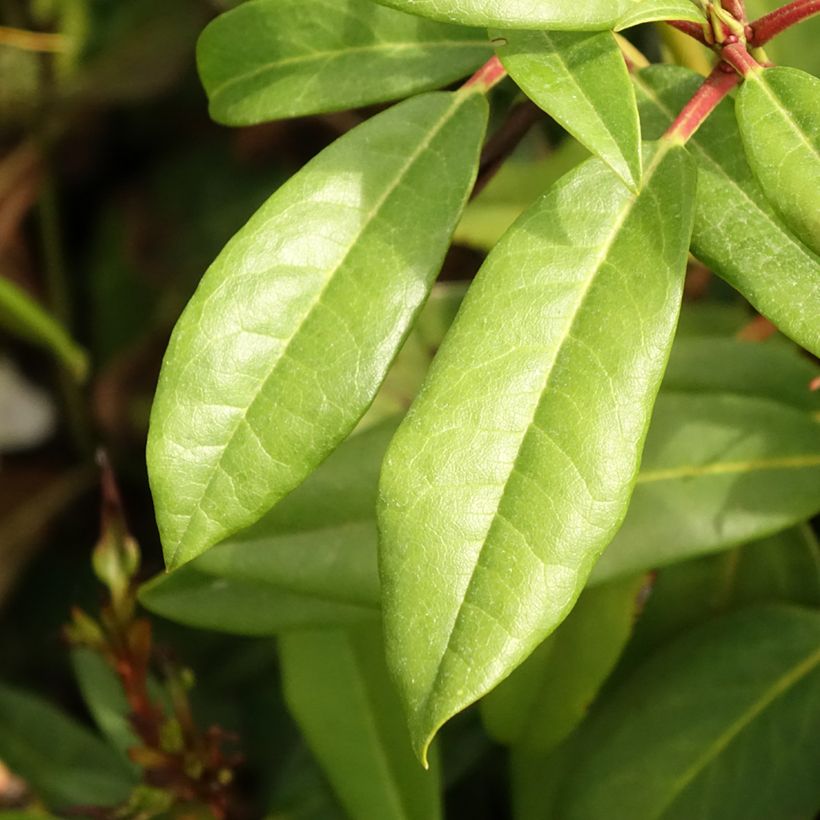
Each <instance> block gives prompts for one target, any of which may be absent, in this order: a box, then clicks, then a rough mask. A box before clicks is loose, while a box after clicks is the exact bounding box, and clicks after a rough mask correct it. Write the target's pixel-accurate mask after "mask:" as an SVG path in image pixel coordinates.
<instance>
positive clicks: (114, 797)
mask: <svg viewBox="0 0 820 820" xmlns="http://www.w3.org/2000/svg"><path fill="white" fill-rule="evenodd" d="M0 760H3V761H4V762H5V763H7V764H8V765H9V766H10V767H11V769H12V770H13V771H15V772H16V773H17V774H19V775H20V776H21V777H23V778H24V779H25V780H26V782H28V783H29V784H30V785H31V786H32V788H33V789H34V790H35V791H36V792H37V794H38V795H41V796H42V797H43V799H44V800H46V801H47V802H48V804H49V805H50V806H53V807H55V808H61V807H66V806H71V805H77V804H84V805H90V804H94V805H98V806H106V805H113V804H115V803H118V802H119V801H121V800H123V799H124V798H125V797H126V796H127V795H128V792H129V791H130V789H131V786H132V785H133V783H134V781H133V777H132V775H131V773H130V772H129V770H128V767H127V766H126V764H125V763H124V762H123V761H122V760H121V758H120V757H119V755H116V754H114V755H112V753H111V749H110V748H109V747H108V746H107V745H106V744H105V743H103V742H102V740H100V739H99V738H98V737H96V736H95V735H93V734H91V732H89V731H88V730H87V729H86V728H85V727H83V726H81V725H80V724H78V723H76V722H75V721H73V720H72V719H71V718H69V717H68V716H67V715H65V714H64V713H63V712H61V711H60V710H59V709H57V708H55V707H54V706H52V705H51V704H49V703H47V702H46V701H44V700H41V699H40V698H38V697H35V696H34V695H31V694H29V693H27V692H22V691H20V690H18V689H14V688H12V687H10V686H6V685H0Z"/></svg>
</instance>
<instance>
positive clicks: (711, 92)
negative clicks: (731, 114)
mask: <svg viewBox="0 0 820 820" xmlns="http://www.w3.org/2000/svg"><path fill="white" fill-rule="evenodd" d="M739 82H740V77H739V76H738V75H737V73H736V72H735V71H733V70H732V68H731V67H730V66H727V65H726V64H725V63H720V64H719V65H717V66H715V68H714V69H713V71H712V73H711V74H710V75H709V76H708V77H707V78H706V79H705V80H704V81H703V85H701V87H700V88H699V89H698V90H697V91H696V92H695V95H694V96H693V97H692V99H691V100H689V102H688V103H687V104H686V105H685V106H684V107H683V110H682V111H681V112H680V114H678V116H677V118H676V119H675V121H674V122H673V123H672V125H670V126H669V129H668V130H667V132H666V137H667V138H669V139H673V140H676V141H679V142H681V143H683V144H685V143H686V142H687V141H688V140H689V139H690V138H691V137H692V136H693V135H694V134H695V132H696V131H697V130H698V128H700V126H701V125H703V123H704V122H705V120H706V118H707V117H708V116H709V115H710V114H711V113H712V111H714V110H715V108H717V106H718V105H719V104H720V102H721V100H723V98H724V97H725V96H726V95H727V94H728V93H729V92H730V91H731V90H732V89H733V88H734V87H735V86H736V85H737V84H738V83H739Z"/></svg>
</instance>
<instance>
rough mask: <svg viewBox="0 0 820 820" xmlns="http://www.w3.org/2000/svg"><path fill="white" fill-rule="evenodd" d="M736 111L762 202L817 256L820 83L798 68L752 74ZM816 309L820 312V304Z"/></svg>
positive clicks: (819, 236)
mask: <svg viewBox="0 0 820 820" xmlns="http://www.w3.org/2000/svg"><path fill="white" fill-rule="evenodd" d="M736 110H737V121H738V126H739V128H740V136H741V137H742V138H743V147H744V148H745V150H746V157H747V159H748V160H749V165H750V166H751V168H752V170H753V171H754V173H755V176H756V177H757V179H758V180H759V181H760V185H761V187H762V188H763V190H764V191H765V192H766V196H767V197H768V198H769V200H770V201H771V202H772V204H773V205H774V207H775V208H776V209H777V211H778V212H779V213H780V215H781V216H782V217H783V219H784V220H785V222H786V224H787V225H789V226H790V227H791V229H792V230H793V231H794V232H795V234H797V236H799V237H800V238H801V239H802V240H803V242H805V243H806V244H807V245H808V246H809V247H810V248H811V249H812V250H813V251H814V252H815V253H820V195H818V191H820V80H818V79H817V78H816V77H812V76H811V74H806V72H804V71H800V70H799V69H796V68H769V69H764V70H757V71H752V72H751V73H750V74H748V75H747V76H746V78H745V80H744V82H743V85H742V86H741V87H740V91H739V92H738V95H737V106H736ZM817 277H818V279H820V272H818V273H817ZM815 308H817V309H818V312H820V304H815Z"/></svg>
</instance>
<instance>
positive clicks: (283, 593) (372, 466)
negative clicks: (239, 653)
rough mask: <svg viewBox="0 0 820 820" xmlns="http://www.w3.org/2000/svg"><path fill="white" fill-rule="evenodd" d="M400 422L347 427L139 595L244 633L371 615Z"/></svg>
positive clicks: (154, 607) (154, 605)
mask: <svg viewBox="0 0 820 820" xmlns="http://www.w3.org/2000/svg"><path fill="white" fill-rule="evenodd" d="M396 426H397V422H396V421H395V420H388V421H385V422H383V423H381V424H379V425H377V426H375V427H373V428H371V429H370V430H367V431H365V432H362V433H359V434H357V435H355V436H352V437H351V438H350V439H348V440H347V441H346V442H344V444H342V446H341V447H339V448H338V449H337V450H336V451H335V452H334V453H333V454H332V455H331V456H330V458H328V459H327V461H326V462H325V463H324V464H323V465H322V466H321V467H319V469H318V470H316V472H315V473H313V475H311V476H310V478H308V480H307V481H306V482H305V483H304V484H303V485H302V486H301V487H299V488H298V489H296V490H295V491H294V492H293V493H292V494H291V495H289V496H288V497H287V498H286V499H285V500H284V501H282V503H281V504H279V505H277V506H276V507H275V508H274V509H273V510H271V511H270V512H269V513H268V514H267V515H266V516H265V517H264V518H262V519H261V520H260V521H259V522H258V523H257V524H255V525H254V526H253V527H251V528H250V529H248V530H245V531H244V532H242V533H240V534H239V535H237V536H235V537H233V538H230V539H228V540H227V541H225V542H224V543H222V544H219V545H217V546H216V547H214V548H213V549H211V550H209V551H208V552H207V553H205V554H204V555H202V556H200V557H199V558H197V559H195V560H194V561H192V562H191V563H190V564H188V565H186V566H184V567H181V568H180V569H178V570H175V571H174V572H172V573H171V574H166V573H162V574H160V575H159V576H157V577H156V578H155V579H153V580H152V581H150V582H149V583H147V584H146V585H144V586H143V587H142V589H141V590H140V601H141V602H142V604H143V605H144V606H145V607H147V608H148V609H150V610H151V611H152V612H156V613H157V614H159V615H163V616H165V617H166V618H170V619H172V620H175V621H180V622H182V623H185V624H188V625H190V626H197V627H201V628H205V629H217V630H220V631H226V632H235V633H239V634H245V635H269V634H273V633H276V632H280V631H283V630H286V629H295V628H304V627H315V626H321V625H327V624H330V625H339V624H345V623H351V622H358V621H361V620H363V619H369V618H373V617H375V615H376V608H377V607H378V602H379V577H378V568H377V564H376V541H377V538H378V534H377V531H376V520H375V507H376V494H377V486H378V477H379V469H380V467H381V462H382V457H383V455H384V451H385V449H386V447H387V443H388V442H389V441H390V438H391V437H392V435H393V433H394V432H395V429H396Z"/></svg>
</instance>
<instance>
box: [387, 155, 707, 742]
mask: <svg viewBox="0 0 820 820" xmlns="http://www.w3.org/2000/svg"><path fill="white" fill-rule="evenodd" d="M647 160H648V161H647V163H646V171H645V179H644V184H643V189H642V192H641V194H640V195H636V194H634V193H632V192H630V191H629V189H627V188H626V186H624V184H623V183H622V182H621V181H620V180H619V179H618V177H617V176H616V175H615V174H614V173H613V172H612V171H611V170H610V169H608V168H607V167H606V166H605V165H604V164H603V163H601V162H600V161H598V160H590V161H588V162H586V163H584V164H583V165H582V166H581V167H580V168H578V169H577V170H575V171H573V172H571V173H570V174H568V175H567V176H566V177H564V178H563V179H562V180H561V181H560V182H559V183H557V185H555V186H554V187H553V188H552V189H551V190H550V192H549V193H547V194H546V195H545V196H544V197H543V198H541V199H540V200H539V201H538V202H536V204H535V205H533V207H532V208H530V209H529V210H528V211H527V212H526V213H525V214H524V215H523V216H522V217H521V218H520V219H519V220H518V222H517V223H516V224H515V225H514V226H513V227H512V228H511V229H510V230H509V231H508V232H507V234H506V235H505V237H504V238H503V239H502V240H501V242H500V243H499V244H498V246H496V249H495V250H494V251H493V253H492V254H490V256H489V257H488V259H487V262H486V263H485V265H484V266H483V268H482V270H481V271H480V273H479V274H478V276H477V278H476V280H475V282H474V283H473V285H472V287H471V288H470V291H469V292H468V294H467V297H466V298H465V300H464V304H463V305H462V308H461V310H460V311H459V314H458V316H457V317H456V320H455V322H454V323H453V327H452V328H451V330H450V332H449V333H448V335H447V338H446V339H445V340H444V344H443V345H442V347H441V349H440V351H439V354H438V356H437V357H436V359H435V361H434V362H433V365H432V367H431V369H430V373H429V375H428V378H427V381H426V382H425V385H424V387H423V388H422V391H421V393H420V394H419V397H418V398H417V399H416V402H415V403H414V405H413V407H412V408H411V410H410V413H409V414H408V416H407V417H406V419H405V421H404V422H403V423H402V425H401V427H400V428H399V431H398V433H397V434H396V436H395V437H394V439H393V441H392V443H391V446H390V449H389V450H388V454H387V456H386V459H385V464H384V467H383V470H382V477H381V487H380V509H379V524H380V531H381V535H382V540H381V548H380V569H381V578H382V585H383V587H382V589H383V601H384V617H385V624H386V634H387V653H388V659H389V662H390V663H391V665H392V668H393V672H394V674H395V676H396V679H397V681H398V682H399V686H400V691H401V695H402V697H403V700H404V702H405V705H406V708H407V711H408V714H409V720H410V727H411V734H412V735H413V742H414V745H415V747H416V749H417V750H418V751H419V753H420V754H421V756H422V757H423V755H424V750H425V749H426V748H427V744H428V743H429V742H430V739H431V737H432V736H433V735H434V734H435V732H436V730H437V729H438V728H439V727H440V726H441V725H442V723H443V722H444V721H446V720H447V719H448V718H449V717H451V716H452V715H453V714H454V713H456V712H458V711H460V710H461V709H463V708H464V707H466V706H467V705H469V704H470V703H472V702H473V701H474V700H476V699H477V698H479V697H481V696H482V695H484V694H485V693H486V692H488V691H489V690H490V689H492V688H493V687H494V686H495V685H496V684H497V683H498V682H499V681H500V680H501V679H502V678H504V677H505V676H506V675H507V674H509V672H510V671H511V670H512V669H513V668H514V667H515V666H517V665H518V664H520V663H521V662H522V661H523V660H524V659H525V658H526V656H527V655H528V654H529V653H530V652H531V651H532V650H533V649H534V648H535V647H536V646H537V645H538V644H539V643H540V642H541V641H542V640H543V639H544V638H545V637H546V636H547V635H548V634H549V633H550V632H551V631H552V630H553V629H554V628H555V627H556V626H557V625H558V624H559V623H560V622H561V621H562V620H563V618H564V617H565V616H566V614H567V613H568V612H569V610H570V609H571V608H572V605H573V603H574V602H575V599H576V598H577V596H578V594H579V593H580V591H581V589H582V587H583V585H584V583H585V581H586V577H587V575H588V573H589V571H590V569H591V567H592V565H593V563H594V561H595V560H596V558H597V557H598V555H599V554H600V552H601V551H602V550H603V548H604V547H605V546H606V544H607V542H608V541H609V540H610V538H611V537H612V535H613V534H614V532H615V530H616V529H617V527H618V525H619V524H620V521H621V519H622V517H623V515H624V513H625V511H626V507H627V504H628V500H629V496H630V494H631V491H632V485H633V483H634V481H635V477H636V473H637V468H638V462H639V458H640V450H641V445H642V441H643V437H644V435H645V431H646V428H647V425H648V422H649V416H650V413H651V407H652V402H653V399H654V396H655V393H656V391H657V389H658V386H659V383H660V377H661V374H662V372H663V368H664V365H665V364H666V358H667V356H668V350H669V346H670V345H671V341H672V334H673V333H674V327H675V322H676V320H677V315H678V309H679V304H680V297H681V288H682V284H683V272H684V267H685V263H686V256H687V249H688V243H689V233H690V227H691V215H692V206H693V197H694V191H693V189H694V182H695V180H694V169H693V167H692V164H691V162H690V160H689V158H688V157H687V156H686V154H685V152H684V151H683V150H682V149H680V148H676V147H670V146H669V145H668V144H666V143H659V144H658V145H656V146H651V147H649V148H648V155H647Z"/></svg>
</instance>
